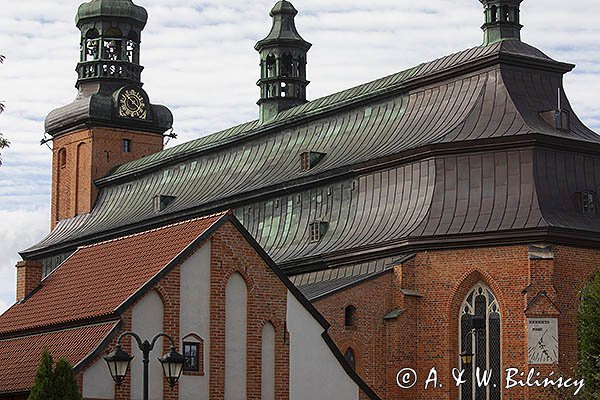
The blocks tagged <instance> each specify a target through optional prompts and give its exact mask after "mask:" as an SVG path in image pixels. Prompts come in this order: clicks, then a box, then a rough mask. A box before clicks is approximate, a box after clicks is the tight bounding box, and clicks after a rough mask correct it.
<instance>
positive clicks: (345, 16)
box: [0, 0, 600, 312]
mask: <svg viewBox="0 0 600 400" xmlns="http://www.w3.org/2000/svg"><path fill="white" fill-rule="evenodd" d="M0 3H1V4H2V7H1V9H2V12H1V13H0V54H4V55H5V56H6V57H7V60H6V62H5V64H3V65H0V100H3V101H5V102H6V104H7V107H8V108H7V111H6V113H4V114H3V115H2V116H0V132H3V133H4V135H5V136H7V137H8V138H9V139H10V140H11V142H12V146H11V148H10V149H8V150H5V151H3V152H2V157H3V159H4V165H3V166H2V167H0V312H1V311H3V310H4V309H5V308H6V307H7V306H9V305H10V304H12V302H13V301H14V296H15V295H14V287H15V271H14V264H15V263H16V261H17V260H18V259H20V258H19V257H18V255H17V251H19V250H22V249H24V248H26V247H28V246H30V245H32V244H34V243H35V242H36V241H37V240H39V239H41V238H42V237H44V235H45V234H47V232H48V229H49V213H50V212H49V205H50V179H51V175H50V172H51V171H50V155H51V153H50V150H49V149H48V148H47V147H44V146H40V145H39V142H40V139H42V137H43V133H44V126H43V122H44V118H45V116H46V115H47V113H48V112H49V111H51V110H52V109H54V108H56V107H59V106H62V105H65V104H67V103H69V102H71V101H72V100H73V98H74V96H75V89H74V86H73V85H74V83H75V79H76V77H75V72H74V68H75V64H76V62H77V59H78V47H79V44H78V42H79V37H78V31H77V29H76V28H75V26H74V15H75V12H76V10H77V7H78V5H79V3H80V1H78V0H53V1H48V0H26V1H12V0H0ZM137 3H138V4H140V5H142V6H144V7H146V8H147V9H148V12H149V14H150V18H149V21H148V25H147V27H146V29H145V31H144V35H143V38H142V40H143V42H142V64H143V65H145V67H146V70H145V71H144V74H143V80H144V82H145V89H146V91H147V92H148V93H149V95H150V98H151V100H152V101H153V102H154V103H160V104H165V105H167V106H168V107H169V108H170V109H171V110H172V111H173V114H174V116H175V125H174V126H175V131H176V132H177V133H178V134H179V139H178V140H177V141H173V142H171V143H169V146H172V145H174V144H177V143H183V142H185V141H187V140H190V139H193V138H196V137H200V136H204V135H206V134H209V133H211V132H215V131H218V130H220V129H223V128H226V127H229V126H231V125H233V124H237V123H241V122H245V121H248V120H252V119H256V117H257V112H258V108H257V106H256V100H257V99H258V89H257V87H256V86H255V83H256V80H257V79H258V66H257V64H258V55H257V54H256V52H255V51H254V49H253V46H254V43H255V42H256V41H257V40H259V39H261V38H263V37H264V36H265V35H266V34H267V33H268V31H269V28H270V18H269V17H268V11H269V10H270V8H271V7H272V5H273V4H274V1H273V0H252V1H240V0H238V1H223V0H137ZM294 4H295V6H296V8H297V9H298V10H299V11H300V15H299V16H298V17H297V18H296V21H297V26H298V29H299V31H300V33H301V34H302V35H303V37H304V38H305V39H306V40H308V41H310V42H311V43H313V45H314V46H313V48H312V50H311V51H310V53H309V66H308V74H309V79H310V80H311V81H312V83H311V85H310V86H309V93H308V96H309V98H311V99H315V98H318V97H320V96H323V95H327V94H331V93H333V92H336V91H339V90H342V89H345V88H348V87H351V86H354V85H358V84H361V83H365V82H368V81H370V80H373V79H376V78H379V77H382V76H385V75H389V74H392V73H395V72H398V71H400V70H403V69H406V68H409V67H412V66H414V65H416V64H418V63H421V62H424V61H429V60H432V59H435V58H438V57H441V56H443V55H446V54H449V53H451V52H456V51H460V50H463V49H465V48H468V47H473V46H476V45H479V44H480V43H481V40H482V32H481V30H480V29H479V28H480V26H481V24H482V22H483V15H482V7H481V4H480V3H479V2H478V1H477V0H430V1H423V0H419V1H414V0H296V1H294ZM599 12H600V3H599V2H598V1H597V0H571V1H569V2H564V1H559V0H543V1H540V0H537V1H532V0H526V1H524V3H523V6H522V23H523V24H524V25H525V28H524V30H523V40H524V41H526V42H528V43H530V44H532V45H534V46H536V47H538V48H540V49H542V50H543V51H544V52H546V54H548V55H549V56H551V57H553V58H555V59H557V60H560V61H567V62H571V63H575V64H577V68H576V70H575V71H574V72H573V73H570V74H569V75H568V76H567V78H566V82H565V86H566V89H567V92H568V93H567V94H568V95H569V97H570V100H571V102H572V104H573V106H574V108H575V110H576V111H577V112H578V114H579V116H580V118H582V119H583V121H584V122H586V123H587V124H588V125H589V126H590V127H591V128H593V129H595V130H596V131H597V132H600V107H599V106H600V97H599V96H598V89H600V40H599V39H600V25H599V24H598V14H599Z"/></svg>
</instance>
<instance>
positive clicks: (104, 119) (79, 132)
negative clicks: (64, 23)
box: [45, 0, 173, 228]
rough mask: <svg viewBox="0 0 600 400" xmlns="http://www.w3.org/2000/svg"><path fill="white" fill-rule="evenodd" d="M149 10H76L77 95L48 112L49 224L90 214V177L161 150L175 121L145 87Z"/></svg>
mask: <svg viewBox="0 0 600 400" xmlns="http://www.w3.org/2000/svg"><path fill="white" fill-rule="evenodd" d="M147 19H148V14H147V12H146V10H145V9H144V8H143V7H140V6H137V5H135V4H134V3H133V2H132V1H131V0H92V1H90V2H88V3H84V4H82V5H81V6H80V7H79V11H78V12H77V16H76V19H75V21H76V25H77V28H79V30H80V32H81V42H80V43H81V45H80V49H81V50H80V57H79V63H78V64H77V68H76V71H77V84H76V88H77V91H78V93H77V97H76V99H75V101H73V102H72V103H71V104H69V105H67V106H64V107H61V108H59V109H56V110H54V111H52V112H51V113H50V114H49V115H48V116H47V117H46V126H45V128H46V132H47V133H48V134H49V135H50V136H51V137H52V142H53V161H52V168H53V169H52V219H51V220H52V228H54V226H55V225H56V223H57V222H58V221H60V220H62V219H66V218H71V217H74V216H75V215H78V214H85V213H89V212H90V211H91V210H92V208H93V206H94V203H95V201H96V196H97V194H98V190H97V188H96V186H95V185H94V181H95V180H97V179H99V178H102V177H103V176H105V175H106V174H108V173H109V172H110V170H111V169H113V168H114V167H116V166H118V165H120V164H123V163H126V162H129V161H132V160H135V159H138V158H141V157H144V156H147V155H149V154H152V153H156V152H159V151H161V150H162V149H163V135H164V133H165V132H166V131H168V130H169V129H171V127H172V125H173V115H172V114H171V112H170V111H169V109H167V108H166V107H164V106H159V105H153V104H151V103H150V99H149V97H148V94H147V93H146V92H145V91H144V89H142V86H143V84H142V80H141V74H142V70H143V69H144V68H143V67H142V66H141V65H140V43H141V34H142V30H143V29H144V26H145V25H146V21H147Z"/></svg>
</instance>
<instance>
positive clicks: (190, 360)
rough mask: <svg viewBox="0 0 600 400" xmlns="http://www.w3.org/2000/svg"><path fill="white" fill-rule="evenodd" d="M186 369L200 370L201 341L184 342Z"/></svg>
mask: <svg viewBox="0 0 600 400" xmlns="http://www.w3.org/2000/svg"><path fill="white" fill-rule="evenodd" d="M183 356H184V357H185V364H184V365H183V370H184V371H194V372H199V371H200V343H192V342H183Z"/></svg>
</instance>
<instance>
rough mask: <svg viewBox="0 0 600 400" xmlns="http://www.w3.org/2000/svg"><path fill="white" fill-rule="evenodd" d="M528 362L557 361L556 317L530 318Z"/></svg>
mask: <svg viewBox="0 0 600 400" xmlns="http://www.w3.org/2000/svg"><path fill="white" fill-rule="evenodd" d="M528 323H529V346H528V353H529V363H530V364H554V363H556V362H558V320H557V319H556V318H530V319H529V320H528Z"/></svg>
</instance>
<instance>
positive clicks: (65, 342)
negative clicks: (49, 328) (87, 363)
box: [0, 322, 118, 393]
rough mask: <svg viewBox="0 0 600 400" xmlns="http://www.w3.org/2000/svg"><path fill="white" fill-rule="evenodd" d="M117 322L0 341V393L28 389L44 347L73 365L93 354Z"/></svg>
mask: <svg viewBox="0 0 600 400" xmlns="http://www.w3.org/2000/svg"><path fill="white" fill-rule="evenodd" d="M117 325H118V322H107V323H103V324H98V325H89V326H82V327H78V328H72V329H65V330H60V331H55V332H48V333H40V334H37V335H30V336H24V337H19V338H14V339H4V340H0V393H20V392H27V391H29V390H31V387H32V386H33V384H34V382H35V375H36V371H37V368H38V364H39V361H40V356H41V354H42V352H43V351H44V350H48V351H49V352H50V354H52V356H53V357H55V359H58V358H65V359H66V360H67V361H69V362H70V363H71V365H74V366H77V364H79V363H80V362H81V361H83V360H85V359H86V358H87V357H88V356H90V355H91V354H93V352H94V351H95V350H96V349H97V348H98V346H100V345H101V344H102V343H103V342H104V341H105V340H106V339H107V338H108V337H109V335H110V334H111V333H112V332H113V331H114V330H115V328H116V327H117Z"/></svg>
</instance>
